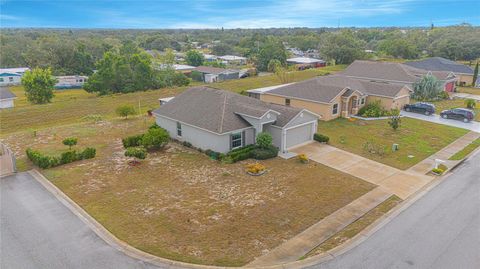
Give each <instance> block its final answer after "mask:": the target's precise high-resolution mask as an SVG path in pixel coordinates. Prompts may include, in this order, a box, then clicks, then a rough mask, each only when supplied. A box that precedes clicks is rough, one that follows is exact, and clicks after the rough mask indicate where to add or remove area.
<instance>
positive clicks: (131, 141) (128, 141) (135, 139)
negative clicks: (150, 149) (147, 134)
mask: <svg viewBox="0 0 480 269" xmlns="http://www.w3.org/2000/svg"><path fill="white" fill-rule="evenodd" d="M142 138H143V134H141V135H134V136H129V137H126V138H124V139H122V144H123V147H124V148H130V147H138V146H140V143H141V141H142Z"/></svg>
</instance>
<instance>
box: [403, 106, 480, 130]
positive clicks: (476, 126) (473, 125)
mask: <svg viewBox="0 0 480 269" xmlns="http://www.w3.org/2000/svg"><path fill="white" fill-rule="evenodd" d="M400 115H402V116H405V117H409V118H414V119H418V120H424V121H429V122H434V123H438V124H443V125H449V126H453V127H459V128H463V129H467V130H470V131H474V132H477V133H480V122H477V121H471V122H469V123H465V122H462V121H459V120H452V119H443V118H441V117H440V115H437V114H435V115H431V116H425V115H423V114H418V113H412V112H406V111H403V110H402V111H401V112H400Z"/></svg>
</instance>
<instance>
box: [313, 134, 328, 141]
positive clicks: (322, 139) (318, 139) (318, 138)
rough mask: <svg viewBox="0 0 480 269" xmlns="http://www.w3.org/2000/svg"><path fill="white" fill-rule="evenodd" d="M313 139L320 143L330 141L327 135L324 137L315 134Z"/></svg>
mask: <svg viewBox="0 0 480 269" xmlns="http://www.w3.org/2000/svg"><path fill="white" fill-rule="evenodd" d="M313 139H314V140H315V141H318V142H320V143H328V141H329V140H330V138H329V137H328V136H326V135H322V134H317V133H316V134H314V135H313Z"/></svg>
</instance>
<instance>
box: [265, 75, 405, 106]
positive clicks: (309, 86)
mask: <svg viewBox="0 0 480 269" xmlns="http://www.w3.org/2000/svg"><path fill="white" fill-rule="evenodd" d="M403 87H405V85H401V84H393V83H386V82H372V81H366V80H361V79H354V78H350V77H347V76H342V75H330V76H321V77H316V78H312V79H309V80H304V81H301V82H297V83H292V84H289V85H286V86H283V87H280V88H274V89H273V90H271V91H268V93H271V94H276V95H281V96H286V97H291V98H299V99H305V100H312V101H315V102H321V103H330V102H331V101H332V100H333V99H334V98H335V97H336V96H338V95H339V94H340V93H342V91H343V90H344V89H346V91H345V92H344V93H342V95H343V96H345V97H348V96H350V95H351V94H352V93H353V92H354V91H359V92H361V93H362V94H370V95H381V96H387V97H395V96H396V95H397V94H398V92H399V91H400V90H401V89H402V88H403Z"/></svg>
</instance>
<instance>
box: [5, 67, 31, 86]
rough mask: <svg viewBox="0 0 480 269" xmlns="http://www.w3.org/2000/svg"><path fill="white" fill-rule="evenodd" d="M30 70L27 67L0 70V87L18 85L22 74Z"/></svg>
mask: <svg viewBox="0 0 480 269" xmlns="http://www.w3.org/2000/svg"><path fill="white" fill-rule="evenodd" d="M28 70H30V68H28V67H18V68H2V69H0V86H10V85H19V84H20V83H22V76H23V74H24V73H25V72H26V71H28Z"/></svg>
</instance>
